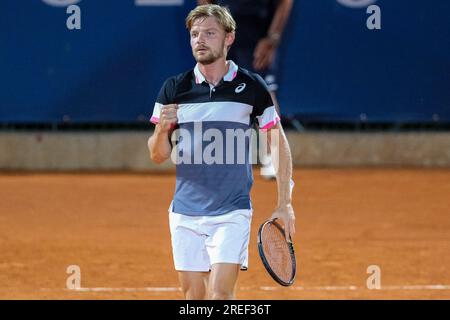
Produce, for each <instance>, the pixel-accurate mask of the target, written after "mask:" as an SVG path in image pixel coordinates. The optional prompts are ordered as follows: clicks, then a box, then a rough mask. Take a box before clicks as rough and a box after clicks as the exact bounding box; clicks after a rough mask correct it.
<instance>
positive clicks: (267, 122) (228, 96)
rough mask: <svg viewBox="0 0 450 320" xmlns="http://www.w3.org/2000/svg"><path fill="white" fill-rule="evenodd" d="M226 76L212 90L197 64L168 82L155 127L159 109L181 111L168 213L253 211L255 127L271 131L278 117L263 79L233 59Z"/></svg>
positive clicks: (154, 117) (158, 102) (160, 97)
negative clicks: (252, 138)
mask: <svg viewBox="0 0 450 320" xmlns="http://www.w3.org/2000/svg"><path fill="white" fill-rule="evenodd" d="M227 63H228V72H227V74H226V75H225V76H224V78H223V80H222V81H220V83H219V84H218V85H217V86H215V87H214V86H212V85H210V84H209V83H208V82H207V81H206V79H205V77H204V76H203V75H202V74H201V72H200V70H199V68H198V65H196V66H195V68H194V69H193V70H189V71H187V72H184V73H182V74H179V75H177V76H174V77H170V78H169V79H167V80H166V81H165V82H164V84H163V86H162V88H161V90H160V92H159V94H158V97H157V99H156V103H155V106H154V109H153V114H152V117H151V122H153V123H155V124H157V123H158V122H159V116H160V111H161V107H162V106H163V105H167V104H173V103H176V104H178V106H179V109H178V112H177V117H178V124H177V127H176V130H175V131H174V133H173V134H172V141H173V142H174V143H173V148H174V149H175V150H173V151H172V154H173V155H174V154H175V157H174V158H172V160H173V161H175V163H176V187H175V194H174V197H173V201H172V203H171V208H170V210H171V211H172V212H175V213H180V214H184V215H191V216H212V215H220V214H225V213H227V212H230V211H233V210H237V209H251V201H250V189H251V187H252V184H253V175H252V164H251V160H250V155H251V150H250V134H249V133H251V128H252V126H253V124H255V123H256V124H257V125H258V126H259V128H261V129H270V128H271V127H273V126H274V125H276V124H277V122H279V120H280V118H279V116H278V114H277V112H276V109H275V107H274V104H273V102H272V99H271V96H270V93H269V90H268V88H267V86H266V84H265V82H264V80H263V79H262V78H261V77H260V76H259V75H257V74H255V73H251V72H249V71H247V70H245V69H243V68H240V67H238V66H237V65H236V64H235V63H234V62H233V61H231V60H229V61H227Z"/></svg>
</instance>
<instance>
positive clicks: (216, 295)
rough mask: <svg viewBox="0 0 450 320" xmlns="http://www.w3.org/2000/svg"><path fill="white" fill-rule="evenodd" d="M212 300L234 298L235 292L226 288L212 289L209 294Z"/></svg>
mask: <svg viewBox="0 0 450 320" xmlns="http://www.w3.org/2000/svg"><path fill="white" fill-rule="evenodd" d="M208 296H209V299H210V300H233V299H234V293H233V292H228V291H224V290H212V291H211V292H209V294H208Z"/></svg>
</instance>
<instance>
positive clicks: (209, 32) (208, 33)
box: [206, 31, 214, 36]
mask: <svg viewBox="0 0 450 320" xmlns="http://www.w3.org/2000/svg"><path fill="white" fill-rule="evenodd" d="M206 34H207V35H208V36H213V35H214V31H208V32H207V33H206Z"/></svg>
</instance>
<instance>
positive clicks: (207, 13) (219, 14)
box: [186, 4, 236, 33]
mask: <svg viewBox="0 0 450 320" xmlns="http://www.w3.org/2000/svg"><path fill="white" fill-rule="evenodd" d="M208 17H214V18H216V20H217V22H218V23H219V24H220V25H221V26H222V27H223V29H224V30H225V32H227V33H228V32H235V31H236V21H234V19H233V16H232V15H231V13H230V10H228V8H227V7H222V6H219V5H217V4H205V5H202V6H198V7H196V8H195V9H193V10H191V12H189V14H188V16H187V17H186V28H187V29H188V30H189V31H191V28H192V25H193V24H194V21H195V20H197V19H201V18H208Z"/></svg>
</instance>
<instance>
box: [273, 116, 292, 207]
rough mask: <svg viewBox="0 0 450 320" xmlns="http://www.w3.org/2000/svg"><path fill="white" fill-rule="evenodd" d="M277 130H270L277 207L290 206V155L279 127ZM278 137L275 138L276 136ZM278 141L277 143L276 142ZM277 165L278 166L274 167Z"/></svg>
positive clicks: (282, 131) (286, 142) (278, 126)
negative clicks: (273, 146)
mask: <svg viewBox="0 0 450 320" xmlns="http://www.w3.org/2000/svg"><path fill="white" fill-rule="evenodd" d="M276 128H277V129H278V130H277V131H275V132H274V131H273V130H271V141H274V140H273V139H275V141H274V142H275V143H274V144H272V143H271V146H272V145H275V146H276V148H272V152H271V157H272V163H273V164H274V165H275V166H276V167H275V170H276V179H277V189H278V207H280V206H286V205H290V204H291V202H292V199H291V180H292V155H291V150H290V147H289V143H288V140H287V138H286V135H285V133H284V130H283V128H282V127H281V125H279V124H278V125H277V127H276ZM276 135H277V136H278V137H277V136H276ZM277 140H278V141H277ZM276 164H278V166H277V165H276Z"/></svg>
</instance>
